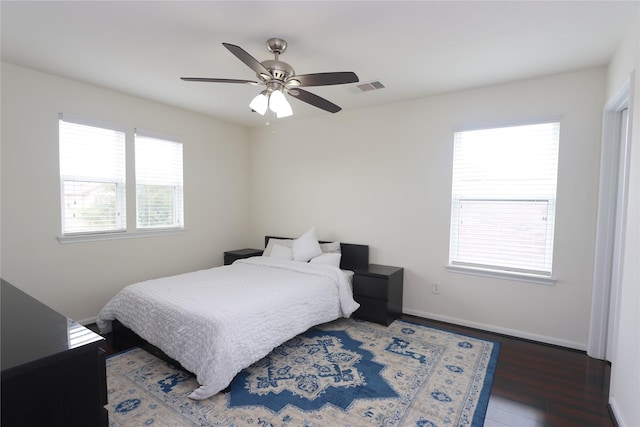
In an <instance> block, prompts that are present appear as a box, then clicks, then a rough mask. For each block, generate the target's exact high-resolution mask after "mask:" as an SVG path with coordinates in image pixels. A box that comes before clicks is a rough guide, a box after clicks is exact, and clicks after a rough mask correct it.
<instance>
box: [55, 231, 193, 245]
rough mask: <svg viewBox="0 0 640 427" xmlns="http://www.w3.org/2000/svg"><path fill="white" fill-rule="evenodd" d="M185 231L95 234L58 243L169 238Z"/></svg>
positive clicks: (78, 235) (63, 237) (79, 236)
mask: <svg viewBox="0 0 640 427" xmlns="http://www.w3.org/2000/svg"><path fill="white" fill-rule="evenodd" d="M186 232H187V230H186V229H185V228H162V229H155V230H136V231H131V232H127V231H122V232H113V233H100V234H98V233H96V234H75V235H69V236H58V242H59V243H60V244H67V243H83V242H98V241H101V240H120V239H138V238H141V237H158V236H170V235H173V234H184V233H186Z"/></svg>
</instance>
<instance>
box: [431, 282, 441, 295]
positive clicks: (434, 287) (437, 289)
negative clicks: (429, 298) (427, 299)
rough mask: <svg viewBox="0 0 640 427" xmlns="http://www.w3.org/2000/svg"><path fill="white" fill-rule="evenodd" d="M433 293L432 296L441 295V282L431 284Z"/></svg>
mask: <svg viewBox="0 0 640 427" xmlns="http://www.w3.org/2000/svg"><path fill="white" fill-rule="evenodd" d="M431 285H432V287H431V293H432V294H436V295H437V294H439V293H440V282H436V281H435V280H434V281H433V282H431Z"/></svg>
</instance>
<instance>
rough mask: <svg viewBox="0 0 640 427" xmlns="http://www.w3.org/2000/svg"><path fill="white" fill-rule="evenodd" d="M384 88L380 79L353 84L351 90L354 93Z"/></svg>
mask: <svg viewBox="0 0 640 427" xmlns="http://www.w3.org/2000/svg"><path fill="white" fill-rule="evenodd" d="M378 89H384V85H383V84H382V83H380V82H379V81H377V80H376V81H373V82H367V83H360V84H359V85H356V86H352V87H351V88H350V90H351V91H352V92H353V93H362V92H370V91H372V90H378Z"/></svg>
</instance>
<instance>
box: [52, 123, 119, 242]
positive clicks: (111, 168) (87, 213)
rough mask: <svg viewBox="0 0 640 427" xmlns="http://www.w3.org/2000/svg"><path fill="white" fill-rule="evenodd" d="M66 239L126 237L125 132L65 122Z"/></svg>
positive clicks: (61, 134) (62, 125)
mask: <svg viewBox="0 0 640 427" xmlns="http://www.w3.org/2000/svg"><path fill="white" fill-rule="evenodd" d="M59 154H60V186H61V199H62V200H61V202H62V203H61V206H62V233H63V234H73V233H95V232H112V231H123V230H124V229H125V228H126V212H125V132H124V130H123V129H121V128H120V127H118V126H116V125H111V124H107V123H102V122H97V121H94V120H91V119H87V118H83V117H78V116H72V115H68V114H61V115H60V118H59Z"/></svg>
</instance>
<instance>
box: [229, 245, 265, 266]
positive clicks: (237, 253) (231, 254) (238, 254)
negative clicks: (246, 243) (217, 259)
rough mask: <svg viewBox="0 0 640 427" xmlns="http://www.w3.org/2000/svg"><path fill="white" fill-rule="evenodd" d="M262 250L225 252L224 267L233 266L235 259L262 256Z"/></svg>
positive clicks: (248, 249)
mask: <svg viewBox="0 0 640 427" xmlns="http://www.w3.org/2000/svg"><path fill="white" fill-rule="evenodd" d="M262 252H263V250H262V249H250V248H247V249H236V250H235V251H227V252H225V253H224V265H229V264H233V262H234V261H235V260H237V259H242V258H251V257H252V256H260V255H262Z"/></svg>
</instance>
